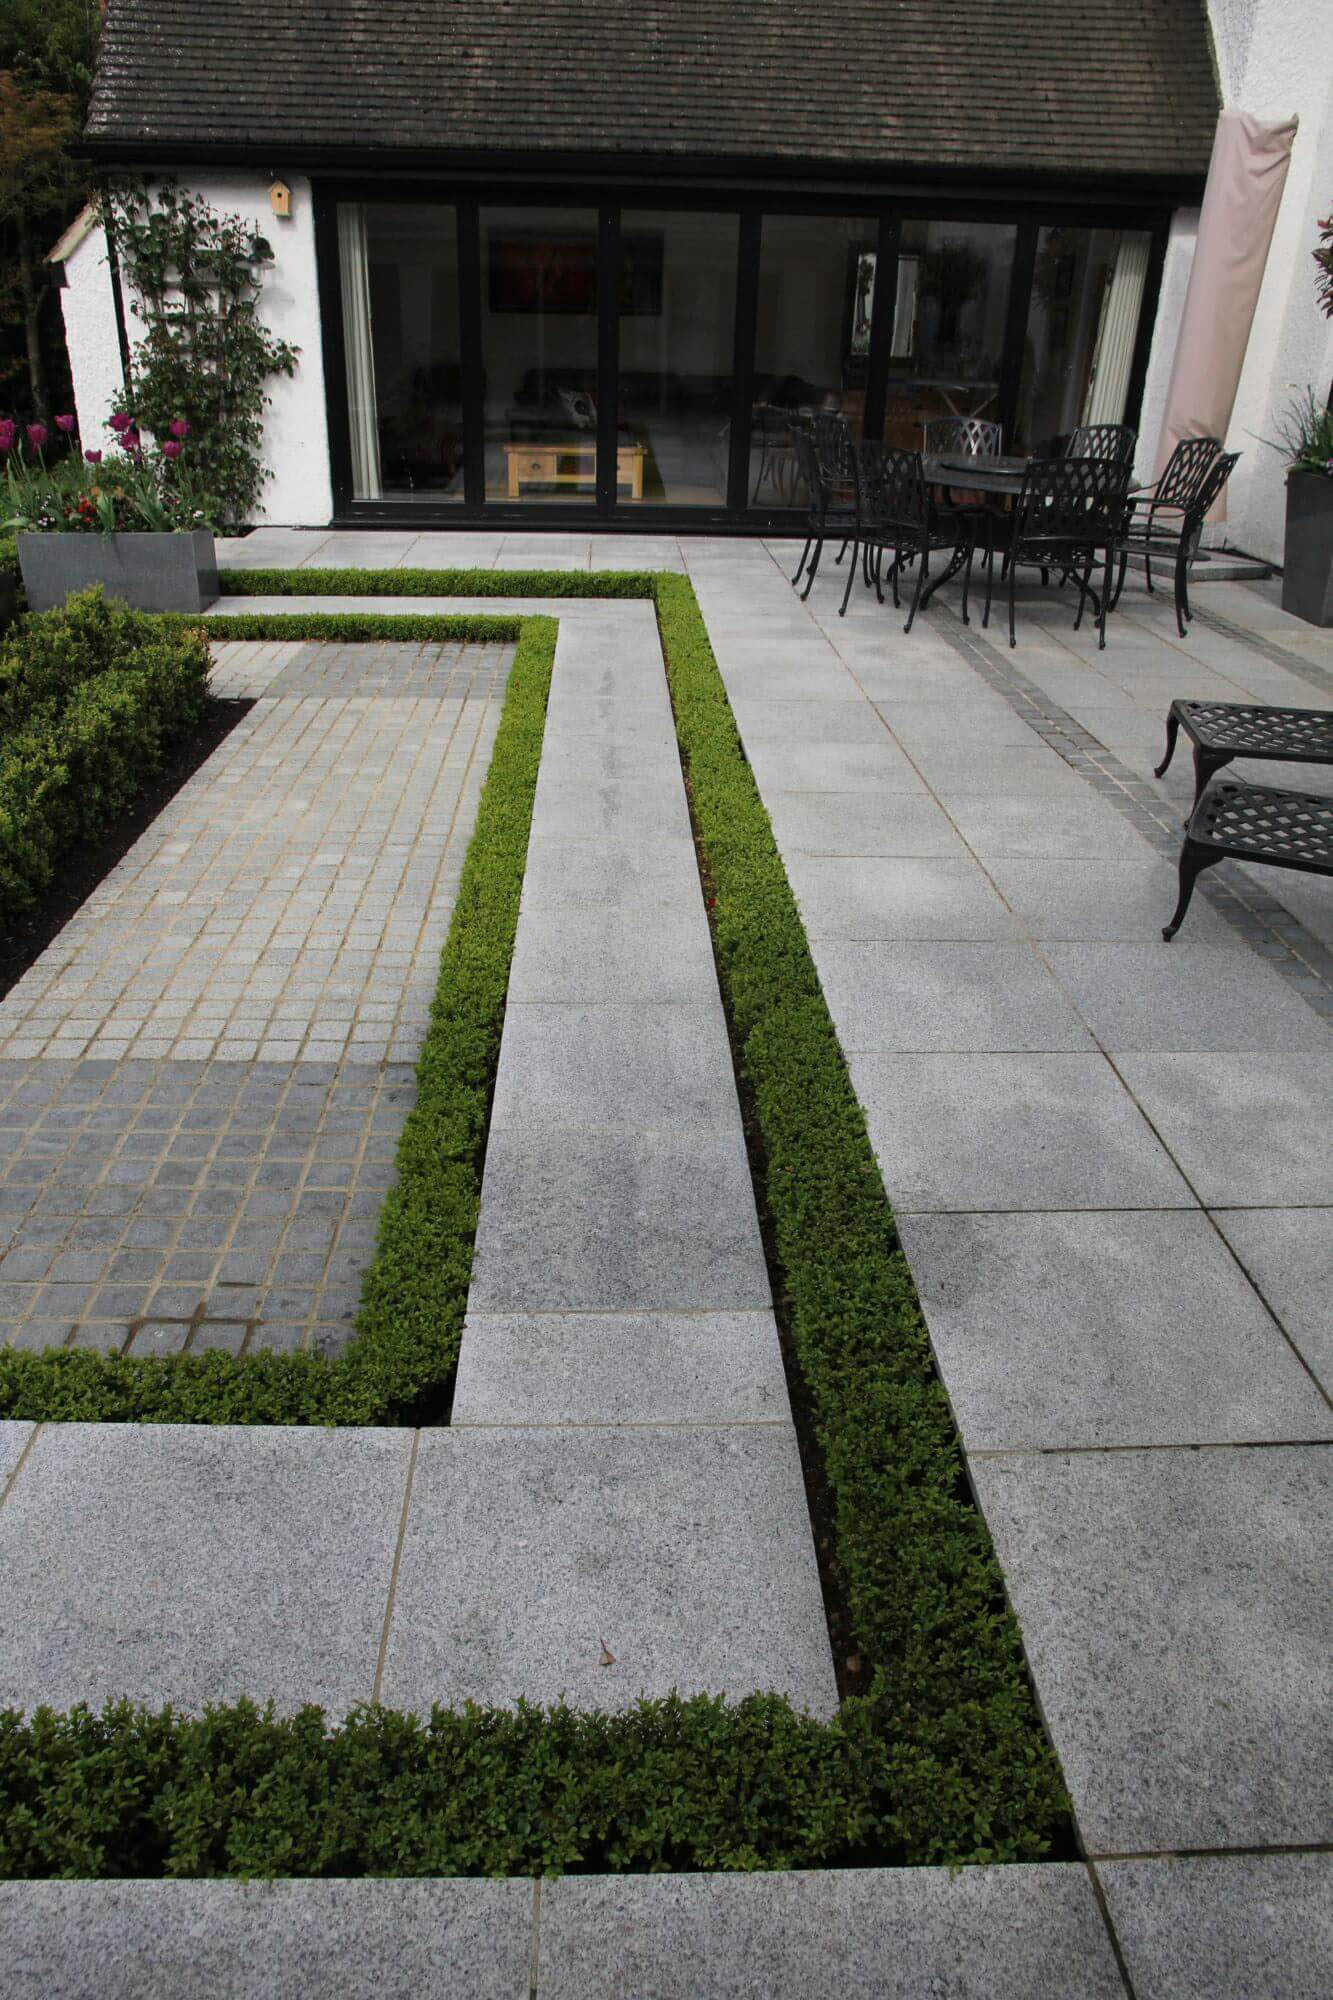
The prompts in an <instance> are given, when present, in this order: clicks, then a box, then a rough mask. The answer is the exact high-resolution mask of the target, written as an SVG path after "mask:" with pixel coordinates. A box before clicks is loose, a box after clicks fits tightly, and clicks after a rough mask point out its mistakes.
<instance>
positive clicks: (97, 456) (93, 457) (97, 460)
mask: <svg viewBox="0 0 1333 2000" xmlns="http://www.w3.org/2000/svg"><path fill="white" fill-rule="evenodd" d="M83 455H84V457H85V458H86V459H87V461H88V463H89V465H100V464H101V463H102V454H101V452H100V451H85V453H84V454H83Z"/></svg>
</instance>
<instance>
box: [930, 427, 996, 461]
mask: <svg viewBox="0 0 1333 2000" xmlns="http://www.w3.org/2000/svg"><path fill="white" fill-rule="evenodd" d="M921 435H922V448H923V450H924V452H925V455H926V457H927V458H933V457H938V456H939V454H940V453H941V452H946V451H947V452H956V453H957V454H958V455H959V456H960V457H964V456H965V457H967V458H997V457H998V456H999V454H1000V453H1001V452H1002V451H1003V450H1004V430H1003V427H1002V426H1001V425H1000V424H993V423H991V422H990V421H989V419H988V418H986V417H931V418H930V419H929V421H928V422H927V423H924V424H923V425H922V426H921Z"/></svg>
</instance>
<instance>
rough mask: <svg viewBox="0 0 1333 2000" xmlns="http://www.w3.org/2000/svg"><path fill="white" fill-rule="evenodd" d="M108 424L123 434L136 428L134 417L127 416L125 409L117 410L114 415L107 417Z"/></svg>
mask: <svg viewBox="0 0 1333 2000" xmlns="http://www.w3.org/2000/svg"><path fill="white" fill-rule="evenodd" d="M107 424H108V426H109V428H110V429H111V430H113V431H119V432H120V433H121V434H122V436H123V435H124V433H125V432H126V431H132V430H133V429H134V418H133V417H131V416H127V415H126V413H125V411H124V410H117V411H116V414H115V416H114V417H108V418H107Z"/></svg>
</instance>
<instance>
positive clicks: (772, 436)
mask: <svg viewBox="0 0 1333 2000" xmlns="http://www.w3.org/2000/svg"><path fill="white" fill-rule="evenodd" d="M877 241H878V227H877V225H876V223H875V222H874V221H873V220H872V219H870V218H868V217H864V216H861V217H845V216H844V217H839V216H828V215H766V216H765V217H764V221H763V231H762V234H761V237H760V250H759V301H758V304H759V317H758V325H757V328H756V334H755V360H754V407H753V410H752V413H751V425H750V479H749V492H748V499H749V503H750V505H751V506H755V507H790V506H797V505H805V504H806V500H807V496H806V493H805V490H804V487H803V486H801V484H800V482H799V480H798V478H797V474H796V455H795V447H794V444H793V440H792V432H791V419H792V416H793V414H794V413H795V412H797V411H799V410H830V411H840V412H841V413H842V414H843V415H844V416H845V417H846V418H847V421H848V423H849V425H850V426H851V429H852V432H853V434H854V435H855V436H857V437H859V436H860V435H861V430H862V426H863V422H864V417H865V390H866V370H867V366H868V363H869V357H870V318H871V312H872V309H873V306H874V297H875V247H876V243H877Z"/></svg>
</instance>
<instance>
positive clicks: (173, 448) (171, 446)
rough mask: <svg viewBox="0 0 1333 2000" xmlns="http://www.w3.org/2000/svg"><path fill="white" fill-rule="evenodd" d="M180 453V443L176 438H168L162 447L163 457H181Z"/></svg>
mask: <svg viewBox="0 0 1333 2000" xmlns="http://www.w3.org/2000/svg"><path fill="white" fill-rule="evenodd" d="M180 455H181V448H180V445H179V444H178V443H177V441H176V439H175V438H168V439H167V441H166V443H165V444H164V445H163V447H162V456H163V458H179V457H180Z"/></svg>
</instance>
